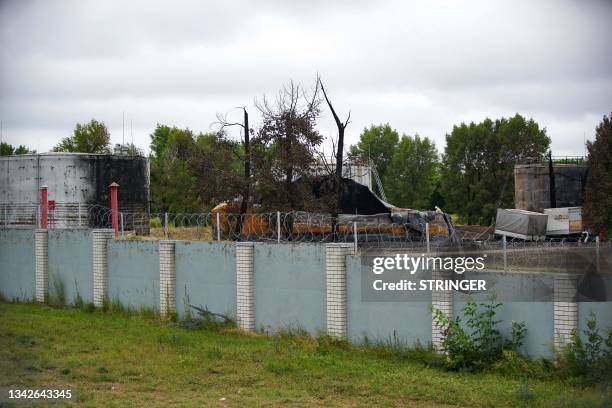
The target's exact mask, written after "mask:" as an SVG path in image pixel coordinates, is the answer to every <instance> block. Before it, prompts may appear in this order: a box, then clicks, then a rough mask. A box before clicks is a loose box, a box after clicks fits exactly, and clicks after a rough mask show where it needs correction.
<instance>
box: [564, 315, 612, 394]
mask: <svg viewBox="0 0 612 408" xmlns="http://www.w3.org/2000/svg"><path fill="white" fill-rule="evenodd" d="M586 326H587V327H586V329H585V330H584V331H583V333H584V335H585V337H586V340H583V339H582V337H581V336H580V334H579V333H578V331H576V330H574V331H573V333H572V340H571V342H570V343H569V344H567V345H566V346H565V347H563V348H561V350H557V365H558V368H559V369H560V370H561V372H562V373H565V374H566V375H567V376H569V377H572V378H573V379H574V382H577V383H584V384H591V383H595V382H602V381H603V382H607V383H612V328H608V329H607V330H605V332H604V333H603V335H602V334H601V333H600V328H599V327H598V326H597V318H596V316H595V314H594V313H592V312H591V314H590V315H589V317H588V318H587V321H586Z"/></svg>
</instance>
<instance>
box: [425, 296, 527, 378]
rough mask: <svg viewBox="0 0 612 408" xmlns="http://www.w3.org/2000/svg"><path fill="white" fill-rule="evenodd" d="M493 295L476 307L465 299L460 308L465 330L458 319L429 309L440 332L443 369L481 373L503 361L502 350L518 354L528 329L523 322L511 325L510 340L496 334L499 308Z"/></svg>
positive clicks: (498, 303) (497, 332)
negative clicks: (443, 354) (479, 371)
mask: <svg viewBox="0 0 612 408" xmlns="http://www.w3.org/2000/svg"><path fill="white" fill-rule="evenodd" d="M496 299H497V298H496V296H495V295H494V294H493V295H491V296H489V298H488V300H489V301H488V302H486V303H479V304H477V303H476V302H474V300H473V299H471V298H468V299H467V302H466V305H465V306H464V308H463V311H462V313H463V317H464V319H465V326H466V327H467V330H466V329H464V328H463V327H462V324H461V322H462V320H461V317H459V316H457V317H455V318H454V319H451V318H449V317H448V316H447V315H446V314H444V312H442V311H441V310H439V309H435V308H432V312H433V317H434V321H435V323H436V325H437V326H438V327H440V328H441V329H442V334H443V336H444V340H443V341H442V350H443V351H444V353H445V354H446V366H447V367H448V368H449V369H451V370H481V369H483V368H486V367H489V366H491V365H492V364H493V363H494V362H496V361H498V360H500V359H502V358H503V355H504V351H505V350H509V351H513V352H517V351H518V349H519V348H520V347H521V346H522V344H523V339H524V338H525V334H526V331H527V329H526V328H525V323H524V322H521V323H517V322H514V321H513V322H512V330H511V335H510V338H504V336H503V335H502V334H501V332H500V331H499V329H498V327H499V323H501V320H496V319H495V315H496V314H497V309H498V308H499V307H500V306H501V305H502V304H501V303H500V302H496Z"/></svg>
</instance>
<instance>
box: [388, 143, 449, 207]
mask: <svg viewBox="0 0 612 408" xmlns="http://www.w3.org/2000/svg"><path fill="white" fill-rule="evenodd" d="M438 167H439V163H438V151H437V149H436V145H435V144H434V143H433V141H431V140H430V139H429V138H427V137H425V138H421V137H419V135H415V136H414V137H410V136H406V135H404V136H402V138H401V140H400V142H399V144H398V146H397V149H395V152H394V153H393V157H392V158H391V161H390V162H389V164H388V166H387V168H386V175H385V179H384V186H385V191H386V193H387V198H388V199H389V201H390V202H391V203H393V204H394V205H397V206H400V207H404V208H415V209H429V206H430V203H431V196H432V194H433V193H434V191H435V188H436V182H437V180H438Z"/></svg>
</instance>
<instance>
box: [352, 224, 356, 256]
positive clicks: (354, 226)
mask: <svg viewBox="0 0 612 408" xmlns="http://www.w3.org/2000/svg"><path fill="white" fill-rule="evenodd" d="M353 241H354V243H355V253H357V221H353Z"/></svg>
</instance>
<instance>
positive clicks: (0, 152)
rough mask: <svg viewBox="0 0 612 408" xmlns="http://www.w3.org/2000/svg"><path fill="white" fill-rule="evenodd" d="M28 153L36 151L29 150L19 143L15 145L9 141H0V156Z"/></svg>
mask: <svg viewBox="0 0 612 408" xmlns="http://www.w3.org/2000/svg"><path fill="white" fill-rule="evenodd" d="M29 153H36V151H35V150H30V149H28V148H27V147H25V146H24V145H19V146H17V147H15V146H13V145H12V144H10V143H5V142H2V143H0V156H12V155H16V154H29Z"/></svg>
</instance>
